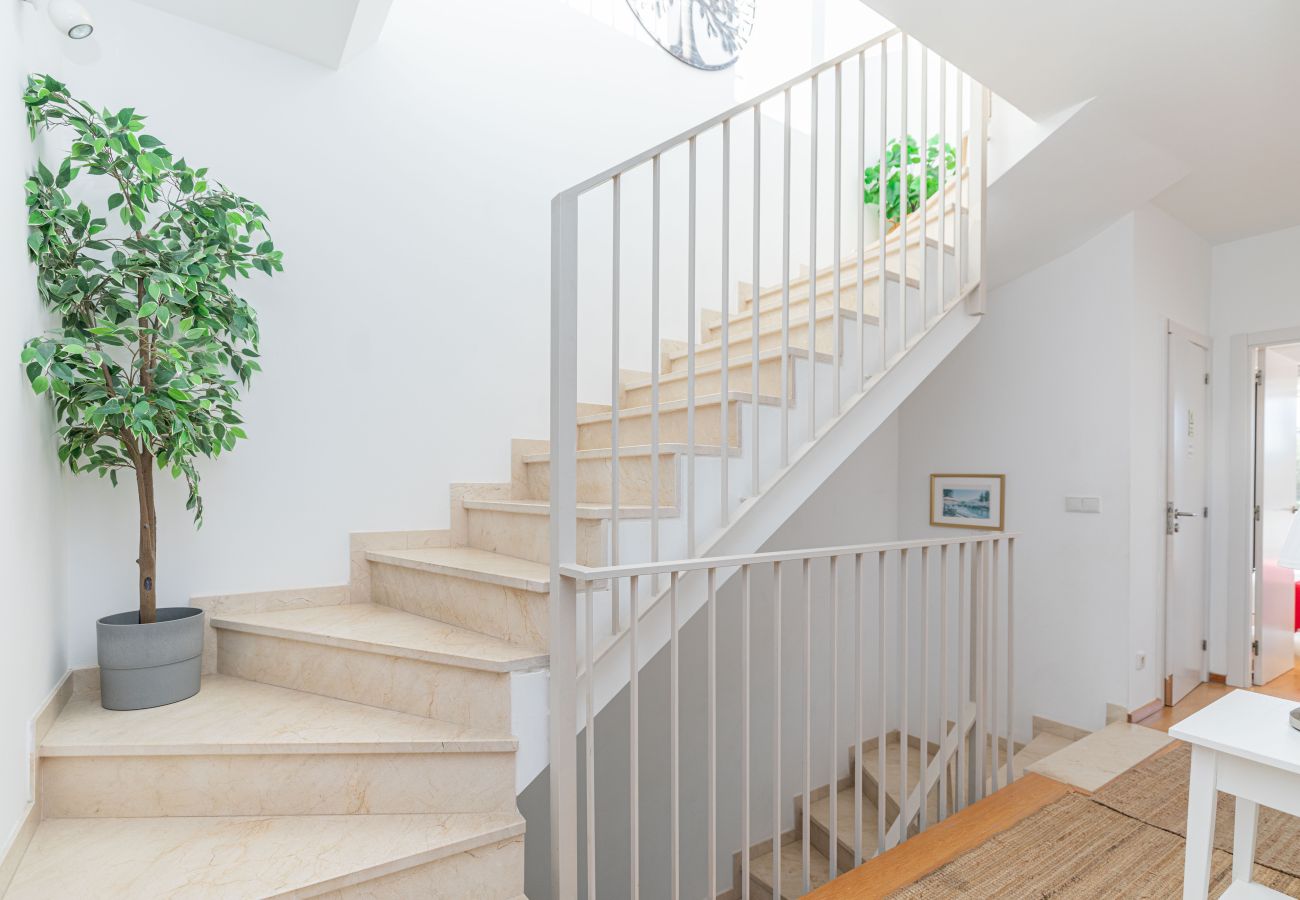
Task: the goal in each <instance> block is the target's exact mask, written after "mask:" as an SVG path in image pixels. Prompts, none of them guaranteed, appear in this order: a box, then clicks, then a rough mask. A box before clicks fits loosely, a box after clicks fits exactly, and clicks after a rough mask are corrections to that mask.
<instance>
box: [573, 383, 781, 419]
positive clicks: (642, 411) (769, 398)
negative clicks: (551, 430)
mask: <svg viewBox="0 0 1300 900" xmlns="http://www.w3.org/2000/svg"><path fill="white" fill-rule="evenodd" d="M727 400H728V401H729V402H731V403H752V402H753V400H754V395H753V394H752V393H750V392H749V391H728V392H727ZM721 404H722V395H721V394H705V395H704V396H702V397H696V398H695V408H696V409H699V408H700V407H702V406H720V405H721ZM758 404H759V406H780V405H781V398H780V397H778V396H776V395H775V394H759V395H758ZM686 407H687V401H685V400H669V401H666V402H664V403H660V404H659V413H660V415H662V414H663V413H667V412H676V411H678V410H684V409H686ZM650 410H651V408H650V407H649V406H629V407H627V408H626V409H620V410H619V411H618V420H619V421H620V422H622V421H623V420H624V419H634V418H637V417H638V416H648V415H650ZM612 417H613V413H612V412H607V413H596V414H595V415H590V416H579V417H578V424H579V425H595V424H598V423H600V422H608V421H609V420H610V419H611V418H612Z"/></svg>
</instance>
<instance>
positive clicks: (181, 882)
mask: <svg viewBox="0 0 1300 900" xmlns="http://www.w3.org/2000/svg"><path fill="white" fill-rule="evenodd" d="M523 831H524V820H523V819H522V818H521V817H520V816H519V815H518V814H517V813H455V814H445V815H338V816H220V817H184V816H171V817H166V818H140V819H111V818H103V819H46V820H45V821H44V822H42V823H41V826H40V828H39V829H37V831H36V835H35V836H34V837H33V838H32V842H31V845H30V846H29V847H28V848H27V853H26V854H25V855H24V857H23V860H22V863H21V864H20V865H19V867H18V871H17V873H16V874H15V875H14V879H13V882H12V883H11V884H10V886H9V891H8V893H6V894H5V897H6V898H7V900H28V898H39V900H49V898H54V897H68V898H71V897H94V898H110V897H112V898H118V897H120V898H132V900H134V898H141V897H172V898H203V900H216V898H240V900H243V898H248V897H305V896H315V895H316V894H317V893H318V892H320V891H323V890H331V889H336V888H343V887H347V886H349V885H353V884H357V883H360V882H365V881H369V880H371V879H374V878H377V877H381V876H384V875H388V874H391V873H394V872H400V871H402V870H404V869H407V868H411V867H413V866H418V865H423V864H425V863H429V862H433V861H435V860H439V859H445V858H447V857H450V856H454V855H456V854H459V853H465V852H467V851H473V850H475V849H476V848H478V847H482V846H484V845H486V844H490V843H493V842H495V841H500V840H503V839H508V838H511V837H515V836H517V835H521V834H523ZM467 887H468V885H467Z"/></svg>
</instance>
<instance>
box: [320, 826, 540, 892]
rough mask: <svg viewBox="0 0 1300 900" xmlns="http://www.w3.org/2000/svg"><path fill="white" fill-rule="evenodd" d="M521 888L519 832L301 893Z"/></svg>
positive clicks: (522, 884) (522, 841)
mask: <svg viewBox="0 0 1300 900" xmlns="http://www.w3.org/2000/svg"><path fill="white" fill-rule="evenodd" d="M523 892H524V838H523V836H522V835H520V836H519V837H513V838H509V839H507V840H504V841H499V842H497V843H495V844H488V845H486V846H483V847H476V848H474V849H473V850H468V851H466V852H463V853H457V854H455V855H454V856H449V857H446V858H445V859H439V860H435V861H434V862H430V863H425V864H424V865H419V866H413V867H411V868H409V869H403V870H401V871H400V872H394V873H392V874H391V875H384V876H382V877H379V878H374V879H371V880H369V881H363V882H361V883H360V884H355V885H352V886H350V887H347V888H342V889H340V890H333V891H327V892H326V893H322V894H314V893H308V894H303V896H310V897H316V898H320V900H363V898H364V900H409V898H411V897H419V898H421V900H514V898H516V897H519V896H521V895H522V894H523Z"/></svg>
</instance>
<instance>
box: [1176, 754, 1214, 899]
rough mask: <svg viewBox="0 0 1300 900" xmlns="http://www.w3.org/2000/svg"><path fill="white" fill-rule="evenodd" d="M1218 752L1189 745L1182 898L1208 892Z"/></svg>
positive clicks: (1202, 894)
mask: <svg viewBox="0 0 1300 900" xmlns="http://www.w3.org/2000/svg"><path fill="white" fill-rule="evenodd" d="M1218 763H1219V758H1218V755H1217V754H1216V753H1215V752H1214V751H1213V750H1211V749H1209V748H1208V747H1200V746H1195V745H1193V746H1192V777H1191V783H1190V784H1189V786H1188V791H1187V855H1186V857H1185V859H1184V862H1183V900H1204V898H1206V897H1208V896H1209V893H1210V861H1211V855H1212V854H1213V853H1214V813H1215V808H1216V806H1217V801H1218V788H1217V782H1218V768H1219V766H1218Z"/></svg>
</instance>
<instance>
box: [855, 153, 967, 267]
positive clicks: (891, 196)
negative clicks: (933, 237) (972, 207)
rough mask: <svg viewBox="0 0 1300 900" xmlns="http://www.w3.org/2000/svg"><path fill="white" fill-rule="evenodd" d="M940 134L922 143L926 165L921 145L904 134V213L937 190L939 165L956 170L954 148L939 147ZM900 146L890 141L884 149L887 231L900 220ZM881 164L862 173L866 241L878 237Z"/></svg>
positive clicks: (918, 207) (917, 205)
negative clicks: (905, 209)
mask: <svg viewBox="0 0 1300 900" xmlns="http://www.w3.org/2000/svg"><path fill="white" fill-rule="evenodd" d="M939 143H940V142H939V136H938V135H935V136H933V137H931V138H930V140H929V142H928V143H927V144H926V146H925V164H924V166H922V164H921V148H920V145H918V144H917V141H916V138H914V137H912V136H911V135H910V134H909V135H908V136H907V173H908V181H907V212H908V214H909V215H910V214H911V213H914V212H916V211H917V210H918V209H920V208H921V204H922V202H923V197H924V198H926V199H928V198H929V197H932V196H934V194H935V193H937V192H938V190H939V173H940V167H941V166H942V167H944V168H947V170H948V172H949V173H954V172H956V171H957V151H956V150H955V149H953V146H952V144H947V143H945V144H944V145H943V147H942V148H940V146H939ZM902 161H903V146H902V144H901V143H900V142H899V141H896V140H895V141H890V143H889V146H888V147H887V148H886V149H885V165H884V169H885V176H884V186H885V199H884V204H885V223H886V225H887V226H888V227H887V229H886V230H887V231H893V230H894V229H895V228H897V227H898V223H899V222H900V221H902V218H903V213H902V208H903V203H902V193H903V188H902V175H901V173H902V170H903V164H902ZM880 169H881V166H880V164H879V163H877V164H876V165H874V166H867V168H866V170H865V171H864V172H863V174H862V185H863V191H862V201H863V203H865V204H867V212H866V222H867V226H866V227H867V235H866V240H867V243H871V242H872V241H875V240H880V203H881V199H880V185H881V176H880ZM922 190H924V195H923V194H922Z"/></svg>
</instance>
